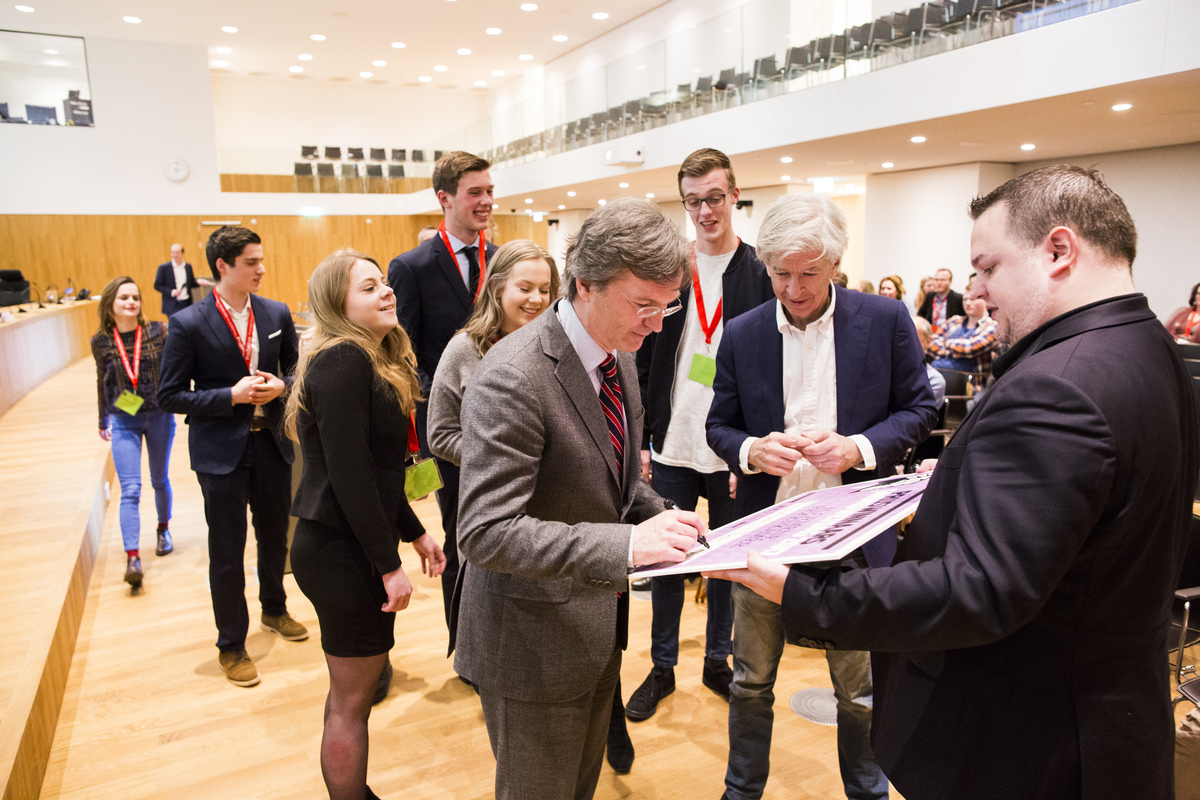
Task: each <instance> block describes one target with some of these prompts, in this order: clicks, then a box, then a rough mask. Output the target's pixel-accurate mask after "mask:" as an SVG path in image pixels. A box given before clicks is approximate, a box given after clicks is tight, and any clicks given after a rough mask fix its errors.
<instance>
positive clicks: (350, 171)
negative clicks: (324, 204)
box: [338, 164, 363, 194]
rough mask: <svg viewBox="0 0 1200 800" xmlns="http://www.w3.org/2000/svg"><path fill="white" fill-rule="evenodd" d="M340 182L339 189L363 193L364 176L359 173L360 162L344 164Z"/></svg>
mask: <svg viewBox="0 0 1200 800" xmlns="http://www.w3.org/2000/svg"><path fill="white" fill-rule="evenodd" d="M338 183H339V184H340V186H339V190H340V191H342V192H344V193H346V194H362V190H363V184H362V176H361V175H359V173H358V164H342V175H341V178H340V180H339V181H338Z"/></svg>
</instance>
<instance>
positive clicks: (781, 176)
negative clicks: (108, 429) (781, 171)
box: [779, 175, 792, 183]
mask: <svg viewBox="0 0 1200 800" xmlns="http://www.w3.org/2000/svg"><path fill="white" fill-rule="evenodd" d="M791 179H792V176H791V175H780V176H779V180H781V181H783V182H784V183H787V182H788V181H790V180H791Z"/></svg>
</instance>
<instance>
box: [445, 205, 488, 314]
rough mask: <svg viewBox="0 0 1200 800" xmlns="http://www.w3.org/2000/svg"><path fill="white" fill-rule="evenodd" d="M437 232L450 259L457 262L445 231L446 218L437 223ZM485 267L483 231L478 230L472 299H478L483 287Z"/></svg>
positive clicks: (485, 253)
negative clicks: (475, 278)
mask: <svg viewBox="0 0 1200 800" xmlns="http://www.w3.org/2000/svg"><path fill="white" fill-rule="evenodd" d="M438 233H440V234H441V236H442V243H443V244H445V245H446V252H448V253H450V258H451V260H453V261H454V263H455V264H456V265H457V264H458V256H457V255H456V254H455V252H454V248H453V247H451V246H450V235H449V234H448V233H446V220H445V219H443V220H442V224H440V225H438ZM486 268H487V250H486V244H485V243H484V240H483V231H480V232H479V281H478V282H477V283H476V284H475V296H474V297H473V298H471V300H472V301H475V300H478V299H479V292H480V290H481V289H483V276H484V274H485V272H484V270H485V269H486Z"/></svg>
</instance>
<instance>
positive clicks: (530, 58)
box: [517, 53, 533, 61]
mask: <svg viewBox="0 0 1200 800" xmlns="http://www.w3.org/2000/svg"><path fill="white" fill-rule="evenodd" d="M517 58H519V59H521V60H522V61H533V56H531V55H529V53H522V54H521V55H519V56H517Z"/></svg>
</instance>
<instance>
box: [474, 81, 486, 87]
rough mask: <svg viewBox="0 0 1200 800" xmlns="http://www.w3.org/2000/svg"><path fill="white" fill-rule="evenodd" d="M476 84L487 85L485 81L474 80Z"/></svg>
mask: <svg viewBox="0 0 1200 800" xmlns="http://www.w3.org/2000/svg"><path fill="white" fill-rule="evenodd" d="M475 85H476V86H487V81H475Z"/></svg>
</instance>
